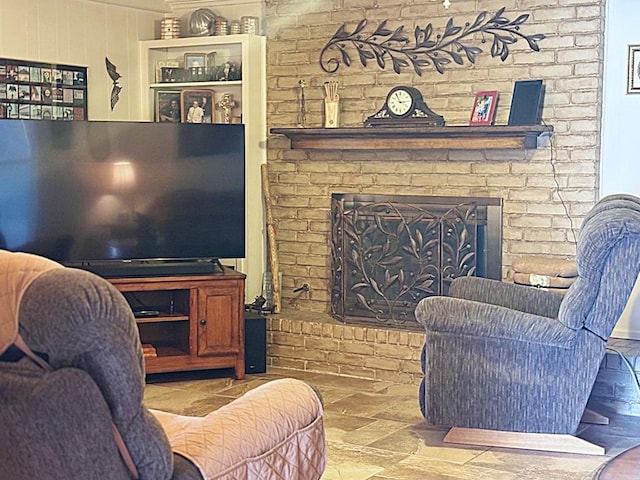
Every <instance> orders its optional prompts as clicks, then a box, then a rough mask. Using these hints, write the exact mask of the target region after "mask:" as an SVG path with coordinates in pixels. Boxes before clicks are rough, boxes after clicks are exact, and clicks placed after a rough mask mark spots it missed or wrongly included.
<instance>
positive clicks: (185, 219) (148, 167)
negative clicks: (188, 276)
mask: <svg viewBox="0 0 640 480" xmlns="http://www.w3.org/2000/svg"><path fill="white" fill-rule="evenodd" d="M0 144H1V145H2V148H0V248H4V249H7V250H11V251H23V252H29V253H35V254H38V255H42V256H45V257H48V258H51V259H53V260H56V261H59V262H61V263H63V264H67V265H82V264H85V263H87V262H88V263H92V262H93V263H96V262H98V263H99V262H112V261H120V262H121V261H123V260H126V261H131V260H134V261H137V260H150V259H162V260H184V259H196V260H199V259H218V258H241V257H244V256H245V162H244V126H243V125H235V124H234V125H226V124H198V125H193V124H169V123H141V122H140V123H138V122H63V121H41V120H0Z"/></svg>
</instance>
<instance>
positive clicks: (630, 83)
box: [627, 45, 640, 93]
mask: <svg viewBox="0 0 640 480" xmlns="http://www.w3.org/2000/svg"><path fill="white" fill-rule="evenodd" d="M627 61H628V66H627V93H640V45H629V59H628V60H627Z"/></svg>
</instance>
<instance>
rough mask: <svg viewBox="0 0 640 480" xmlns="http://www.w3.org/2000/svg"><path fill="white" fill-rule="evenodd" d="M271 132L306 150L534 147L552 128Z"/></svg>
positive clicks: (320, 129)
mask: <svg viewBox="0 0 640 480" xmlns="http://www.w3.org/2000/svg"><path fill="white" fill-rule="evenodd" d="M271 133H272V134H277V135H285V136H287V137H288V138H289V139H290V140H291V148H292V149H308V150H424V149H442V150H483V149H485V150H487V149H535V148H538V145H539V141H540V139H541V138H543V137H548V136H551V135H552V133H553V127H551V126H546V125H526V126H491V127H466V126H452V127H347V128H272V129H271Z"/></svg>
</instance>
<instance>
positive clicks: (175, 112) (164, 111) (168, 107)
mask: <svg viewBox="0 0 640 480" xmlns="http://www.w3.org/2000/svg"><path fill="white" fill-rule="evenodd" d="M155 106H156V118H155V121H156V122H169V123H180V122H181V121H182V114H181V111H182V109H181V106H180V91H178V90H166V91H161V90H156V98H155Z"/></svg>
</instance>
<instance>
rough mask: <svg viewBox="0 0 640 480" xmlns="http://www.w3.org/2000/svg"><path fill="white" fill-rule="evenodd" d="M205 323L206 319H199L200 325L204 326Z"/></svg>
mask: <svg viewBox="0 0 640 480" xmlns="http://www.w3.org/2000/svg"><path fill="white" fill-rule="evenodd" d="M206 324H207V321H206V320H205V319H204V318H203V319H202V320H200V325H202V326H203V327H204V326H205V325H206Z"/></svg>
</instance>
